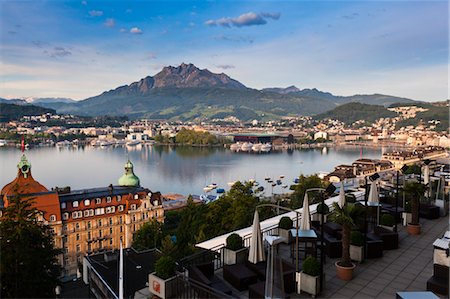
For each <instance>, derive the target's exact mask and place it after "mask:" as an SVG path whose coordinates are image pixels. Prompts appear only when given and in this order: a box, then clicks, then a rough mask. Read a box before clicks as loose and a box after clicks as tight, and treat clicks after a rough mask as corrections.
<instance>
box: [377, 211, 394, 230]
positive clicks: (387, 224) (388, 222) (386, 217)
mask: <svg viewBox="0 0 450 299" xmlns="http://www.w3.org/2000/svg"><path fill="white" fill-rule="evenodd" d="M394 225H395V217H394V216H392V215H391V214H382V215H381V217H380V226H381V227H384V228H385V229H388V230H390V231H394Z"/></svg>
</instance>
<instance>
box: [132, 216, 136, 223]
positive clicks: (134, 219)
mask: <svg viewBox="0 0 450 299" xmlns="http://www.w3.org/2000/svg"><path fill="white" fill-rule="evenodd" d="M133 222H136V214H133Z"/></svg>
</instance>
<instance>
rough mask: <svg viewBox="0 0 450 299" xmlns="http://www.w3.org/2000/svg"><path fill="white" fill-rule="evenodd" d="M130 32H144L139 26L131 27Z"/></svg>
mask: <svg viewBox="0 0 450 299" xmlns="http://www.w3.org/2000/svg"><path fill="white" fill-rule="evenodd" d="M130 33H133V34H142V30H141V29H139V28H138V27H133V28H131V29H130Z"/></svg>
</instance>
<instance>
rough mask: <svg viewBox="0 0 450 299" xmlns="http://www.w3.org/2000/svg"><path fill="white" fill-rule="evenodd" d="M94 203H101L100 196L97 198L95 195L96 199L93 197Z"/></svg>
mask: <svg viewBox="0 0 450 299" xmlns="http://www.w3.org/2000/svg"><path fill="white" fill-rule="evenodd" d="M95 203H96V204H98V205H99V204H101V203H102V199H101V198H99V197H97V198H96V199H95Z"/></svg>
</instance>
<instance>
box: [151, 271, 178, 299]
mask: <svg viewBox="0 0 450 299" xmlns="http://www.w3.org/2000/svg"><path fill="white" fill-rule="evenodd" d="M155 274H156V272H153V273H151V274H149V275H148V288H149V289H150V293H151V294H153V295H156V296H158V297H160V298H162V299H166V298H173V297H175V296H176V295H177V294H176V290H177V287H176V283H177V277H176V276H174V277H171V278H168V279H166V280H164V279H162V278H159V277H158V276H156V275H155Z"/></svg>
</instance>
